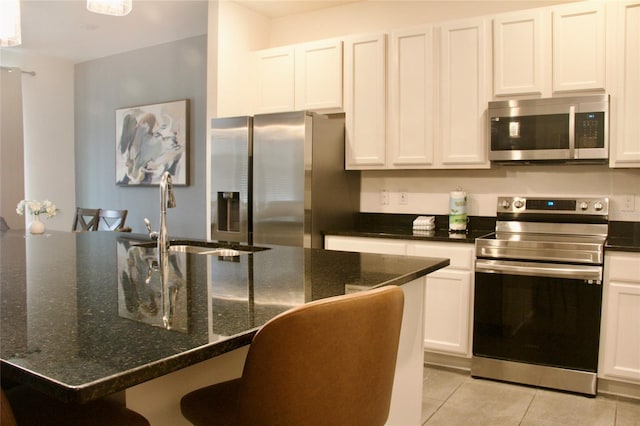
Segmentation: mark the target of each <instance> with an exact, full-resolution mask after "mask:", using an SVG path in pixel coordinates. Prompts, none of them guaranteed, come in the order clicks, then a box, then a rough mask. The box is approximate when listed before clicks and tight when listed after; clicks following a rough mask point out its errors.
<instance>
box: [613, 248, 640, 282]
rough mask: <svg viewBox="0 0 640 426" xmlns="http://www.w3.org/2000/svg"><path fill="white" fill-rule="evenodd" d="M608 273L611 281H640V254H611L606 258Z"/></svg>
mask: <svg viewBox="0 0 640 426" xmlns="http://www.w3.org/2000/svg"><path fill="white" fill-rule="evenodd" d="M605 268H606V273H607V275H608V276H609V278H610V279H611V280H623V281H635V282H637V281H638V277H640V254H634V253H620V252H618V253H611V254H607V255H606V257H605Z"/></svg>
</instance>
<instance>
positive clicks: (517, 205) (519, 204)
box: [513, 200, 524, 209]
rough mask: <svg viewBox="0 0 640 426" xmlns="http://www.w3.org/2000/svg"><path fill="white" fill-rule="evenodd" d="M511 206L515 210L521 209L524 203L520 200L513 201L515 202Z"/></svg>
mask: <svg viewBox="0 0 640 426" xmlns="http://www.w3.org/2000/svg"><path fill="white" fill-rule="evenodd" d="M513 206H514V207H515V208H516V209H521V208H522V207H524V201H522V200H515V201H514V202H513Z"/></svg>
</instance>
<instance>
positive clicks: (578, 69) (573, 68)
mask: <svg viewBox="0 0 640 426" xmlns="http://www.w3.org/2000/svg"><path fill="white" fill-rule="evenodd" d="M605 55H606V8H605V5H604V4H603V3H602V2H578V3H574V4H570V5H564V6H553V7H548V8H538V9H530V10H526V11H521V12H510V13H504V14H500V15H497V16H496V17H495V18H494V19H493V96H494V98H495V99H500V98H502V99H504V98H505V97H518V98H527V97H530V98H539V97H551V96H554V95H556V94H558V95H560V94H563V93H571V92H584V91H587V92H593V93H603V92H604V91H605V90H606V89H607V86H606V78H605V77H606V73H605V68H606V56H605Z"/></svg>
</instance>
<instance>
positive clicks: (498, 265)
mask: <svg viewBox="0 0 640 426" xmlns="http://www.w3.org/2000/svg"><path fill="white" fill-rule="evenodd" d="M475 270H476V272H482V273H488V274H510V275H526V276H534V277H551V278H570V279H579V280H590V281H594V282H595V283H596V284H601V283H602V266H589V265H561V264H555V263H536V262H517V261H509V260H486V259H477V260H476V269H475Z"/></svg>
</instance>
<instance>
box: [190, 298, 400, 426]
mask: <svg viewBox="0 0 640 426" xmlns="http://www.w3.org/2000/svg"><path fill="white" fill-rule="evenodd" d="M403 306H404V293H403V292H402V290H401V289H400V288H399V287H397V286H386V287H382V288H380V289H377V290H370V291H363V292H360V293H354V294H349V295H345V296H337V297H333V298H328V299H323V300H318V301H316V302H311V303H307V304H305V305H302V306H299V307H296V308H293V309H291V310H289V311H286V312H284V313H282V314H280V315H278V316H276V317H275V318H273V319H271V320H270V321H268V322H267V323H266V324H265V325H264V326H263V327H262V328H261V329H260V330H259V331H258V332H257V333H256V335H255V336H254V338H253V341H252V342H251V346H250V347H249V352H248V354H247V359H246V361H245V365H244V369H243V373H242V377H240V378H238V379H234V380H231V381H227V382H223V383H219V384H214V385H211V386H207V387H204V388H201V389H198V390H195V391H193V392H191V393H189V394H187V395H185V396H184V397H182V399H181V401H180V408H181V411H182V415H183V416H184V417H185V418H186V419H187V420H189V421H190V422H192V423H193V424H194V425H196V426H199V425H211V424H216V425H257V424H264V425H305V426H315V425H321V424H322V425H328V424H330V425H363V426H365V425H366V426H375V425H383V424H384V423H385V422H386V420H387V418H388V416H389V409H390V404H391V390H392V387H393V378H394V374H395V365H396V357H397V352H398V341H399V336H400V326H401V322H402V311H403Z"/></svg>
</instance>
